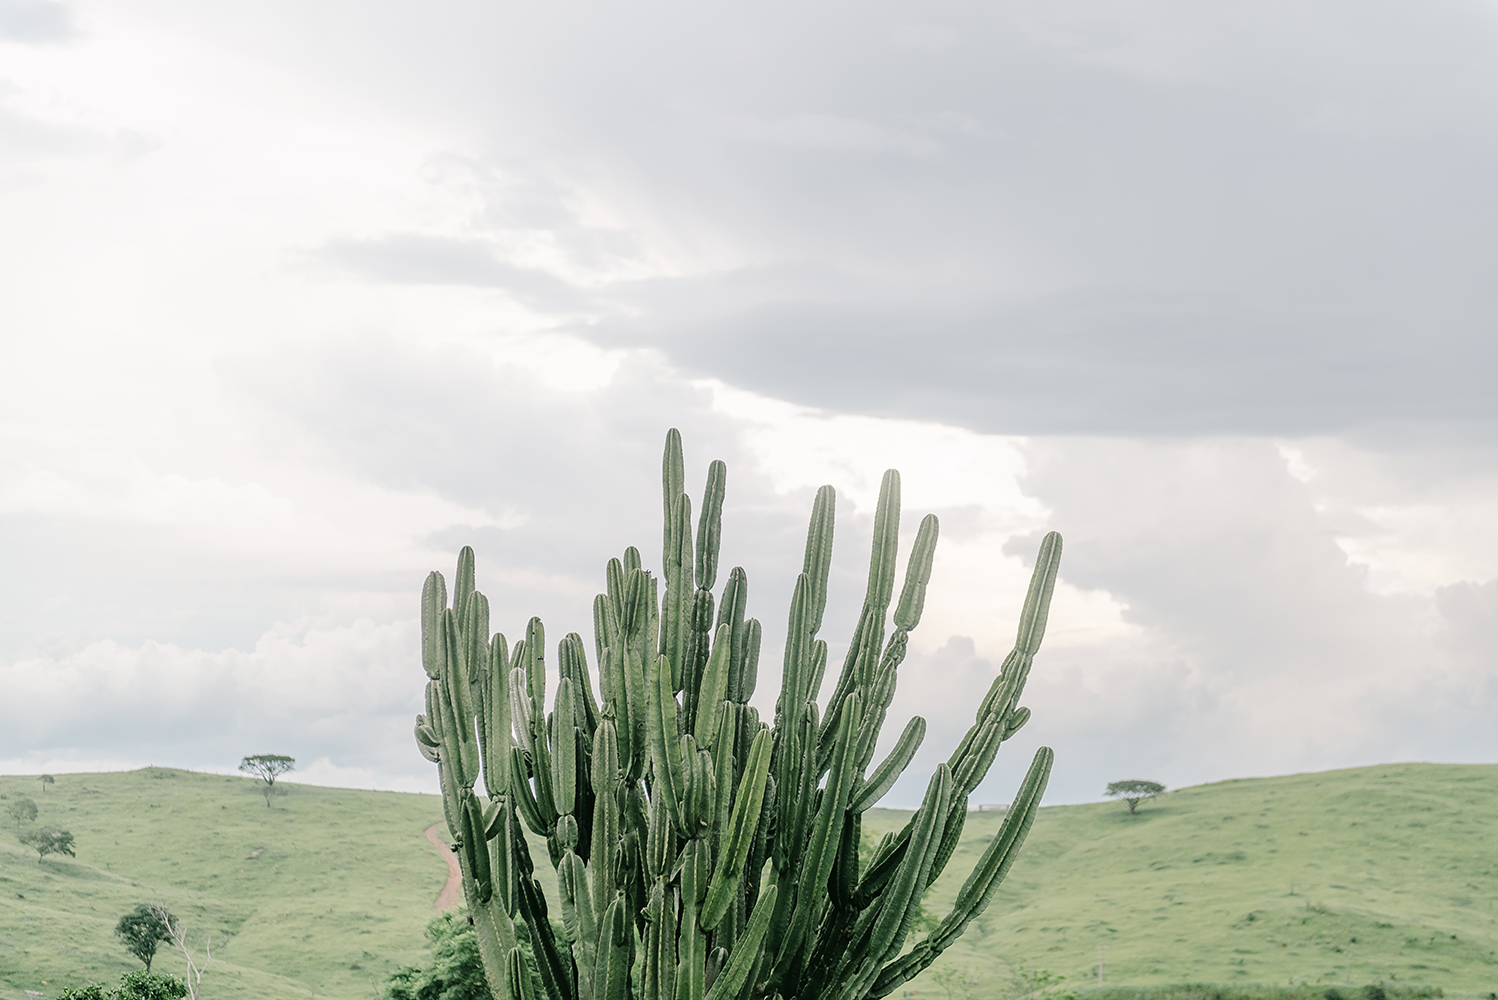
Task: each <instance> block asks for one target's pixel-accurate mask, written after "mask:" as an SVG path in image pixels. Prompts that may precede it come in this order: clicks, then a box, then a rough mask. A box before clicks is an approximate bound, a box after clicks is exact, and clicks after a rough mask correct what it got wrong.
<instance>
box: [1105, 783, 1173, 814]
mask: <svg viewBox="0 0 1498 1000" xmlns="http://www.w3.org/2000/svg"><path fill="white" fill-rule="evenodd" d="M1164 791H1165V786H1164V785H1162V784H1160V783H1159V782H1158V781H1110V782H1108V790H1107V793H1106V794H1107V795H1108V797H1109V798H1113V799H1123V800H1124V801H1125V802H1126V803H1128V806H1129V815H1130V816H1132V815H1134V810H1135V809H1138V808H1139V803H1141V802H1143V801H1144V800H1145V799H1152V798H1154V797H1155V796H1156V795H1160V794H1163V793H1164Z"/></svg>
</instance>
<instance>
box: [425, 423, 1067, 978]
mask: <svg viewBox="0 0 1498 1000" xmlns="http://www.w3.org/2000/svg"><path fill="white" fill-rule="evenodd" d="M683 466H684V463H683V459H682V450H681V436H680V434H678V433H677V432H676V431H674V430H673V431H671V432H670V433H669V434H668V435H667V437H666V450H665V456H664V460H663V462H662V476H661V479H662V485H663V497H662V520H663V525H664V545H663V551H662V575H661V576H660V577H657V576H655V575H653V574H652V573H650V572H648V571H647V570H645V568H644V567H643V565H642V559H641V555H640V550H639V549H637V548H635V547H633V546H631V547H630V548H628V549H626V550H625V551H624V554H623V557H622V558H614V559H610V560H609V561H608V565H607V567H606V569H605V573H604V579H605V591H604V593H601V594H599V595H598V596H597V597H596V598H595V599H594V602H593V643H592V651H593V654H594V661H593V662H594V664H595V665H596V668H597V677H598V694H597V697H596V698H595V696H594V684H593V676H594V673H593V667H592V666H590V665H589V662H588V644H587V643H585V642H584V641H583V639H582V637H581V636H580V635H578V634H577V633H575V632H574V633H569V634H568V635H567V636H566V637H565V638H564V639H562V641H561V642H560V643H559V644H558V647H557V655H556V658H555V659H554V660H552V661H551V666H550V667H548V661H547V656H546V630H545V627H544V626H543V625H542V623H541V620H540V619H539V618H532V619H531V620H530V621H529V622H528V623H527V624H526V625H525V627H524V629H523V631H522V632H521V633H520V634H519V635H518V636H517V637H516V641H515V642H514V644H513V645H511V644H510V642H509V640H507V639H506V638H505V636H504V635H502V634H499V633H493V634H491V633H490V631H489V601H488V599H487V598H486V597H484V595H483V594H482V593H480V592H479V591H478V590H476V589H475V576H474V556H473V550H472V549H468V548H465V549H463V551H462V553H461V554H460V555H459V557H458V568H457V574H456V576H455V577H454V579H453V586H452V592H451V601H449V592H448V586H447V581H446V580H444V579H443V578H442V575H441V574H440V573H435V572H434V573H432V574H431V575H429V576H428V577H427V580H426V584H425V586H424V588H423V590H422V600H421V649H422V666H423V667H424V669H425V670H426V674H427V677H428V682H427V687H426V711H425V712H424V713H422V714H421V715H418V716H417V717H416V732H415V735H416V743H417V747H418V749H420V751H421V753H422V755H423V756H425V757H426V759H427V760H430V761H432V762H433V763H435V764H436V765H437V767H438V774H439V776H440V779H441V785H442V804H443V810H444V812H445V815H446V818H447V825H448V830H449V831H450V833H451V834H452V837H453V840H454V841H455V842H456V843H455V844H454V850H455V852H456V853H457V855H458V860H459V864H460V865H461V867H462V872H463V877H462V885H463V892H464V896H465V897H466V899H467V903H468V914H469V917H470V919H471V920H472V921H473V926H474V933H475V937H476V939H477V943H478V948H479V957H480V958H481V960H482V962H483V966H484V974H485V977H486V980H487V983H488V989H489V991H490V993H491V994H492V995H493V996H494V997H496V998H499V1000H630V998H633V1000H768V998H770V997H775V996H777V995H778V996H779V997H780V998H782V1000H878V998H880V997H885V996H888V995H889V994H891V993H893V992H894V991H896V990H898V989H899V988H900V987H901V985H902V984H904V983H905V982H907V981H908V980H910V979H911V978H913V977H915V976H916V975H918V974H919V973H920V972H922V971H923V970H925V969H926V968H927V967H928V966H930V965H931V963H932V962H934V961H935V960H936V958H937V957H938V956H939V955H940V954H941V953H942V951H943V950H944V949H946V948H947V947H948V946H949V945H950V944H951V943H952V942H953V941H955V940H956V939H957V937H958V936H959V935H960V934H961V933H962V932H963V930H964V929H965V928H966V927H967V925H968V923H969V922H970V921H972V920H973V919H974V918H975V917H977V916H978V915H979V914H980V913H982V911H983V909H984V907H986V906H987V905H988V902H989V900H990V899H992V898H993V895H994V892H995V890H996V889H997V887H998V885H999V883H1000V882H1001V881H1003V879H1004V876H1005V875H1006V874H1007V873H1008V871H1009V867H1010V865H1011V864H1013V862H1014V859H1015V857H1016V856H1017V855H1018V852H1019V849H1020V846H1021V845H1022V844H1023V843H1024V840H1025V836H1026V834H1027V833H1028V832H1029V829H1030V826H1031V824H1032V822H1033V821H1034V818H1035V813H1036V810H1037V809H1038V808H1039V806H1040V797H1041V794H1042V792H1043V791H1044V789H1045V785H1046V780H1047V778H1048V777H1049V775H1050V770H1051V762H1052V756H1053V755H1052V753H1051V750H1050V748H1049V747H1042V748H1041V749H1040V750H1039V752H1038V753H1036V755H1035V759H1034V761H1033V762H1032V764H1031V765H1030V770H1029V773H1028V774H1027V775H1026V776H1025V780H1024V783H1023V784H1022V785H1021V787H1020V790H1019V792H1018V793H1017V794H1016V795H1015V797H1014V802H1013V805H1012V806H1011V808H1010V809H1009V812H1008V814H1007V815H1006V816H1005V818H1004V823H1003V825H1002V826H1001V827H1000V829H999V832H998V834H997V835H996V836H995V837H994V838H993V839H992V841H990V842H989V843H988V845H987V847H986V849H985V850H984V852H983V854H982V856H981V857H980V858H979V860H978V863H977V866H976V867H975V869H974V870H973V872H972V874H971V875H969V876H968V878H967V881H966V882H965V884H964V885H963V886H962V889H961V890H960V891H959V893H958V895H957V901H956V904H955V906H954V908H953V910H952V912H951V913H950V914H949V915H947V917H946V918H945V919H944V920H943V921H941V923H940V924H938V925H937V926H936V927H935V928H934V929H932V930H930V932H929V933H928V934H926V936H925V937H924V938H923V939H921V940H919V941H917V942H916V943H915V944H914V946H913V947H912V948H909V949H907V948H906V947H905V946H906V943H907V938H909V937H910V935H911V934H912V932H913V931H914V930H915V928H916V924H917V917H918V916H919V915H920V913H921V898H922V896H923V894H924V893H925V891H926V888H927V887H928V886H930V885H931V884H932V883H933V882H935V881H936V879H937V877H938V876H939V875H940V874H941V872H942V870H943V869H944V868H945V866H946V864H947V861H948V860H949V859H950V858H951V857H952V853H953V851H955V850H956V847H957V843H958V840H959V838H960V836H961V834H962V827H963V822H964V820H965V818H966V816H967V801H968V796H969V795H970V794H971V793H972V791H973V790H974V789H975V788H976V787H977V786H978V784H979V783H980V782H981V781H982V780H983V777H984V775H986V774H987V773H988V770H989V767H990V766H991V765H992V763H993V760H994V755H995V754H996V753H997V752H998V750H999V747H1000V744H1002V743H1003V742H1004V741H1005V740H1007V739H1009V738H1010V737H1011V736H1013V735H1014V734H1015V733H1016V732H1018V730H1019V729H1020V727H1021V726H1023V725H1024V724H1025V722H1026V720H1028V719H1029V717H1030V710H1029V709H1028V708H1024V707H1021V706H1020V705H1019V698H1020V695H1021V694H1022V693H1023V691H1024V687H1025V681H1026V678H1027V677H1028V676H1029V673H1030V666H1031V663H1032V662H1033V660H1034V657H1035V654H1036V653H1037V652H1038V651H1039V649H1040V642H1041V638H1042V636H1043V635H1044V634H1045V625H1046V617H1047V614H1048V609H1049V607H1050V601H1051V593H1052V590H1053V589H1054V587H1055V583H1056V572H1057V568H1058V566H1059V564H1060V559H1061V536H1059V535H1057V534H1055V533H1054V532H1052V533H1051V534H1048V535H1047V536H1046V537H1045V539H1044V541H1043V542H1042V543H1041V546H1040V553H1039V555H1038V557H1037V559H1036V564H1035V571H1034V575H1033V576H1032V578H1031V581H1030V589H1029V591H1028V593H1027V595H1026V598H1025V603H1024V607H1023V608H1022V609H1021V611H1020V616H1019V628H1018V634H1017V636H1016V639H1015V644H1014V649H1013V650H1012V651H1011V652H1010V653H1009V655H1008V657H1007V658H1005V660H1004V663H1003V666H1002V668H1001V669H1000V671H999V674H998V676H997V677H996V678H994V680H993V683H992V685H991V686H990V688H989V690H988V693H987V695H986V696H984V697H983V698H982V699H981V700H980V701H978V710H977V713H976V720H975V722H974V724H973V726H972V727H971V728H970V729H969V730H968V731H967V734H966V735H965V736H964V737H963V738H962V741H961V742H960V743H959V744H958V745H957V747H956V749H955V750H954V751H953V752H952V755H951V756H950V757H949V758H948V760H947V761H946V763H943V764H941V765H938V767H937V769H936V774H935V775H934V776H933V777H932V778H931V781H930V783H929V785H928V786H927V789H926V794H925V797H924V800H923V801H922V803H921V807H920V808H919V809H918V810H916V812H915V814H914V815H913V816H912V817H911V819H910V821H909V823H907V824H906V826H905V828H904V829H903V830H901V831H900V832H898V833H895V834H891V835H889V836H886V837H885V838H884V839H883V840H882V841H881V842H880V843H879V844H878V846H877V847H875V848H874V849H873V851H872V856H869V857H868V858H867V861H866V863H865V860H864V859H863V858H861V857H860V853H861V848H860V845H861V843H862V839H863V838H862V816H863V814H864V812H865V811H867V810H868V809H869V808H870V807H872V806H874V805H875V804H876V803H878V801H879V799H880V798H881V797H883V795H884V794H885V793H886V792H888V791H889V789H890V788H891V787H892V786H893V785H894V783H895V781H896V779H898V778H899V777H900V774H901V773H902V772H903V771H904V770H905V767H906V765H908V764H909V763H910V761H911V759H912V757H913V756H914V755H915V752H916V749H917V748H918V747H919V746H920V743H921V740H922V739H923V738H924V736H925V733H926V722H925V720H924V719H921V718H920V717H916V718H914V719H911V720H910V722H909V724H908V725H906V727H905V730H904V732H903V734H902V735H901V736H900V738H899V739H898V740H897V741H896V743H895V745H894V748H893V749H892V750H891V751H890V753H889V755H888V756H887V757H885V758H884V760H882V761H880V762H877V763H876V762H875V761H874V751H875V748H876V746H877V744H878V738H879V732H880V729H881V727H882V726H883V724H884V719H885V714H886V712H887V711H888V709H889V706H890V703H891V700H892V699H893V697H894V692H895V681H896V675H897V673H898V671H899V667H900V664H901V662H902V661H903V660H904V658H905V652H906V647H907V645H908V643H909V638H910V633H911V632H913V631H914V630H915V629H916V627H917V625H919V623H920V620H921V614H922V611H923V609H924V606H925V601H926V587H927V583H928V581H929V580H930V576H931V569H932V560H933V558H934V555H935V551H936V540H937V531H938V526H937V520H936V517H935V516H934V515H927V516H926V518H925V519H924V520H923V521H922V522H921V524H920V529H919V530H918V531H917V533H916V538H915V543H914V545H913V547H912V549H911V552H910V555H909V558H908V563H907V565H906V570H905V576H904V583H903V585H902V587H901V589H900V590H899V591H898V594H897V592H896V590H895V583H896V577H897V576H898V567H897V556H898V554H899V553H898V548H899V545H898V542H899V527H900V476H899V473H897V472H895V471H894V470H890V471H888V472H886V473H885V475H884V481H883V483H882V485H881V487H880V491H879V502H878V506H877V509H876V511H875V514H874V544H873V549H872V555H871V557H870V563H869V578H868V587H867V591H866V593H865V595H864V599H863V610H862V612H861V614H860V615H859V617H858V625H857V627H856V628H855V629H854V631H853V635H852V638H851V641H850V642H849V644H848V653H847V656H846V658H845V660H844V662H843V665H842V669H841V671H840V672H839V674H838V678H837V681H836V684H835V685H834V688H833V691H832V694H831V695H830V697H828V698H827V700H826V702H825V710H824V707H823V705H819V703H818V701H817V697H818V694H819V692H820V690H821V687H822V680H823V678H824V676H825V674H826V671H827V642H826V641H825V640H823V639H821V638H819V637H818V633H819V631H820V630H821V626H822V618H823V612H824V611H825V609H826V604H827V597H828V575H829V570H830V566H831V560H832V541H833V520H834V507H835V504H836V494H835V493H834V491H833V489H832V487H830V486H824V487H822V488H821V489H820V490H819V491H818V492H817V495H816V501H815V503H814V504H813V507H812V514H811V523H810V526H809V528H808V530H807V537H806V554H805V558H804V560H803V563H802V567H801V571H800V574H799V575H798V576H797V578H796V585H795V592H794V596H793V597H792V599H791V608H790V614H789V619H788V627H787V634H786V640H785V656H784V665H783V668H782V671H781V682H780V695H779V699H778V700H777V702H776V705H775V711H774V718H773V724H766V723H764V722H761V720H760V716H759V712H758V710H757V709H755V708H754V707H753V706H751V705H750V704H749V702H750V699H751V697H752V695H753V694H754V689H755V686H756V680H757V678H758V676H759V651H760V644H761V628H760V623H759V622H758V621H757V620H755V619H753V618H748V617H746V614H747V606H748V600H747V599H748V590H749V584H748V578H747V576H746V574H745V573H744V570H743V569H742V568H738V567H735V568H734V569H733V570H731V571H730V572H729V573H728V574H727V575H726V579H724V580H723V581H722V587H721V590H719V591H718V592H717V593H716V594H715V593H714V587H716V586H718V584H719V566H718V553H719V540H720V538H721V535H722V526H723V525H722V521H723V503H724V492H725V485H726V481H727V469H726V468H725V466H724V465H723V463H722V462H713V463H712V464H711V465H710V466H709V467H708V476H707V486H706V488H705V489H704V491H703V495H702V504H701V507H700V510H699V511H698V516H697V517H694V516H693V504H692V500H691V498H690V497H688V496H687V494H686V493H685V485H684V483H685V475H684V471H683ZM598 495H599V496H600V497H607V496H608V493H607V491H606V490H604V491H600V492H599V494H598ZM694 526H695V531H694V530H693V529H694ZM548 672H550V673H551V675H552V677H553V678H554V679H555V684H554V687H553V688H552V690H553V691H554V692H555V696H554V698H551V699H550V700H548ZM480 776H482V777H483V780H484V784H483V789H484V791H485V792H486V793H487V794H486V795H483V796H481V795H480V794H479V793H478V792H477V791H476V790H475V786H476V784H477V782H478V779H479V778H480ZM525 828H529V829H530V831H531V832H532V833H534V834H535V835H537V836H540V837H545V838H546V843H547V854H548V856H549V858H548V860H549V861H550V862H551V865H552V866H553V867H554V868H555V870H556V879H557V886H558V895H559V897H560V900H561V908H562V913H561V918H562V919H561V923H562V925H563V926H564V928H565V933H564V934H562V935H557V934H554V933H553V931H552V923H551V917H550V914H549V913H548V910H547V904H546V897H545V895H544V894H543V893H542V891H541V885H540V883H539V882H538V881H537V880H536V876H535V869H534V863H533V861H532V858H531V854H530V849H529V848H528V847H527V843H526V838H525V835H524V830H525ZM862 853H867V851H864V852H862ZM517 920H519V921H522V922H523V923H524V924H525V925H526V928H527V929H528V934H527V935H526V936H527V937H528V938H529V940H530V944H531V953H532V954H533V956H534V965H532V961H533V959H532V955H529V954H527V953H526V951H525V950H524V949H522V948H521V947H520V939H519V937H518V936H517V934H516V927H515V921H517ZM533 968H534V973H535V974H536V975H537V976H538V977H539V983H540V993H539V994H538V993H537V991H536V989H534V988H533V982H532V976H533V973H532V969H533Z"/></svg>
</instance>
